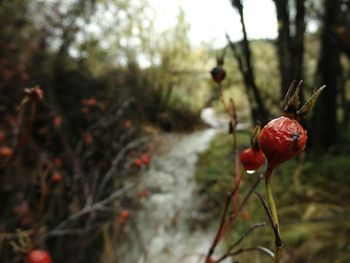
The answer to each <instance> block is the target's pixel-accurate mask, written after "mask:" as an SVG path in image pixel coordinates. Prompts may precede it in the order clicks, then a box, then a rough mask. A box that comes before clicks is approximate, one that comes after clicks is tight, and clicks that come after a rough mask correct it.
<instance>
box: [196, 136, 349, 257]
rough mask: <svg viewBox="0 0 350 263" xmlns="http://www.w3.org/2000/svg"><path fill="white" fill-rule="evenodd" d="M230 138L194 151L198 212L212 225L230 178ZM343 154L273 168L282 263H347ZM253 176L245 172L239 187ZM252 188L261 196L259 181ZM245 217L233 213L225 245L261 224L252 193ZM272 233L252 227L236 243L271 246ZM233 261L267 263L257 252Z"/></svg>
mask: <svg viewBox="0 0 350 263" xmlns="http://www.w3.org/2000/svg"><path fill="white" fill-rule="evenodd" d="M238 142H240V144H239V148H240V149H241V150H242V149H244V148H245V147H248V146H249V135H248V134H239V135H238ZM232 158H233V155H232V141H231V136H229V135H225V134H219V135H217V136H216V138H215V139H214V140H213V141H212V143H211V146H210V147H209V149H208V150H207V151H206V152H204V153H202V154H201V155H200V158H199V161H198V164H197V172H196V179H197V182H198V183H199V188H200V193H201V194H202V195H203V196H204V197H205V199H204V200H205V201H204V202H203V210H204V211H208V212H210V213H211V215H212V217H211V219H212V220H211V221H210V224H212V227H213V228H216V227H217V224H218V221H219V216H220V213H221V210H222V206H223V204H224V200H225V194H226V193H227V192H228V191H230V189H231V186H232V183H233V181H234V177H233V174H232V171H233V169H234V167H233V162H232ZM349 161H350V157H348V156H322V157H315V156H311V155H309V156H306V157H305V158H304V157H296V158H294V159H293V160H290V161H289V162H287V163H284V164H282V165H281V166H280V167H278V168H277V169H276V170H275V171H274V174H273V178H272V184H273V191H274V196H275V199H276V202H277V207H278V212H279V217H280V223H281V234H282V239H283V242H284V254H285V258H286V259H287V261H286V262H310V263H311V262H312V263H314V262H318V263H323V262H324V263H329V262H334V263H335V262H336V263H348V262H350V253H349V251H350V220H349V219H350V204H349V200H350V176H349V170H350V166H349ZM253 181H254V176H253V175H245V177H244V179H243V184H242V187H241V190H240V196H242V195H243V194H244V192H245V191H247V189H248V188H249V186H250V185H251V184H252V183H253ZM258 191H259V192H260V193H262V194H263V196H265V192H264V185H263V183H261V184H260V186H259V188H258ZM244 211H245V212H247V213H248V215H249V218H248V219H243V218H242V217H239V218H238V220H237V221H236V223H235V224H234V226H233V228H232V231H231V233H230V234H229V235H227V238H226V240H225V241H226V243H227V244H232V243H233V242H234V241H235V240H237V238H238V237H239V236H240V235H241V234H242V233H243V232H244V231H245V230H246V229H248V228H249V226H250V225H252V224H254V223H258V222H267V218H266V215H265V213H264V211H263V208H262V206H261V204H260V202H259V200H258V198H257V197H256V196H252V197H251V199H250V200H249V202H248V204H247V206H246V207H245V209H244ZM273 240H274V237H273V233H272V230H271V228H269V227H265V228H260V229H257V230H255V231H254V233H253V234H251V235H249V236H248V237H247V238H246V239H245V240H244V241H243V242H242V243H241V247H250V246H257V245H263V246H266V247H268V248H270V249H272V248H273ZM236 259H238V260H240V261H239V262H247V263H250V262H271V259H269V258H268V257H266V256H262V255H261V254H258V252H252V253H246V254H245V255H242V256H241V257H238V258H236Z"/></svg>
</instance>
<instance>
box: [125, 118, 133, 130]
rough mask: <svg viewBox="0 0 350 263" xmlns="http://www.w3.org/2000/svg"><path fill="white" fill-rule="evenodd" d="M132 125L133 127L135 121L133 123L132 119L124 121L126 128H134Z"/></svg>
mask: <svg viewBox="0 0 350 263" xmlns="http://www.w3.org/2000/svg"><path fill="white" fill-rule="evenodd" d="M132 127H133V123H132V121H131V120H126V121H125V122H124V128H125V129H130V128H132Z"/></svg>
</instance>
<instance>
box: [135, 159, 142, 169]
mask: <svg viewBox="0 0 350 263" xmlns="http://www.w3.org/2000/svg"><path fill="white" fill-rule="evenodd" d="M134 165H135V166H136V167H137V168H140V167H141V166H142V160H141V159H135V160H134Z"/></svg>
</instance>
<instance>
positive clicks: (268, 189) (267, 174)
mask: <svg viewBox="0 0 350 263" xmlns="http://www.w3.org/2000/svg"><path fill="white" fill-rule="evenodd" d="M272 171H273V167H271V166H268V167H267V169H266V172H265V190H266V196H267V203H268V206H269V209H270V212H271V217H272V222H273V225H274V228H275V229H276V231H277V233H276V238H275V263H279V262H280V259H281V247H282V242H281V240H279V238H280V236H281V234H280V228H279V222H278V214H277V208H276V204H275V200H274V198H273V194H272V187H271V174H272ZM277 237H279V238H277Z"/></svg>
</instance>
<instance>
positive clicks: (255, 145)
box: [250, 125, 260, 150]
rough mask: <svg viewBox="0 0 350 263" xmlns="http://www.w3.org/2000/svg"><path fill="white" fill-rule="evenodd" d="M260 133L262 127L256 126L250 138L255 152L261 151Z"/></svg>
mask: <svg viewBox="0 0 350 263" xmlns="http://www.w3.org/2000/svg"><path fill="white" fill-rule="evenodd" d="M259 133H260V126H259V125H256V126H255V127H254V129H253V132H252V134H251V137H250V145H251V147H252V148H253V149H255V150H260V145H259V140H258V137H259Z"/></svg>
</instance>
